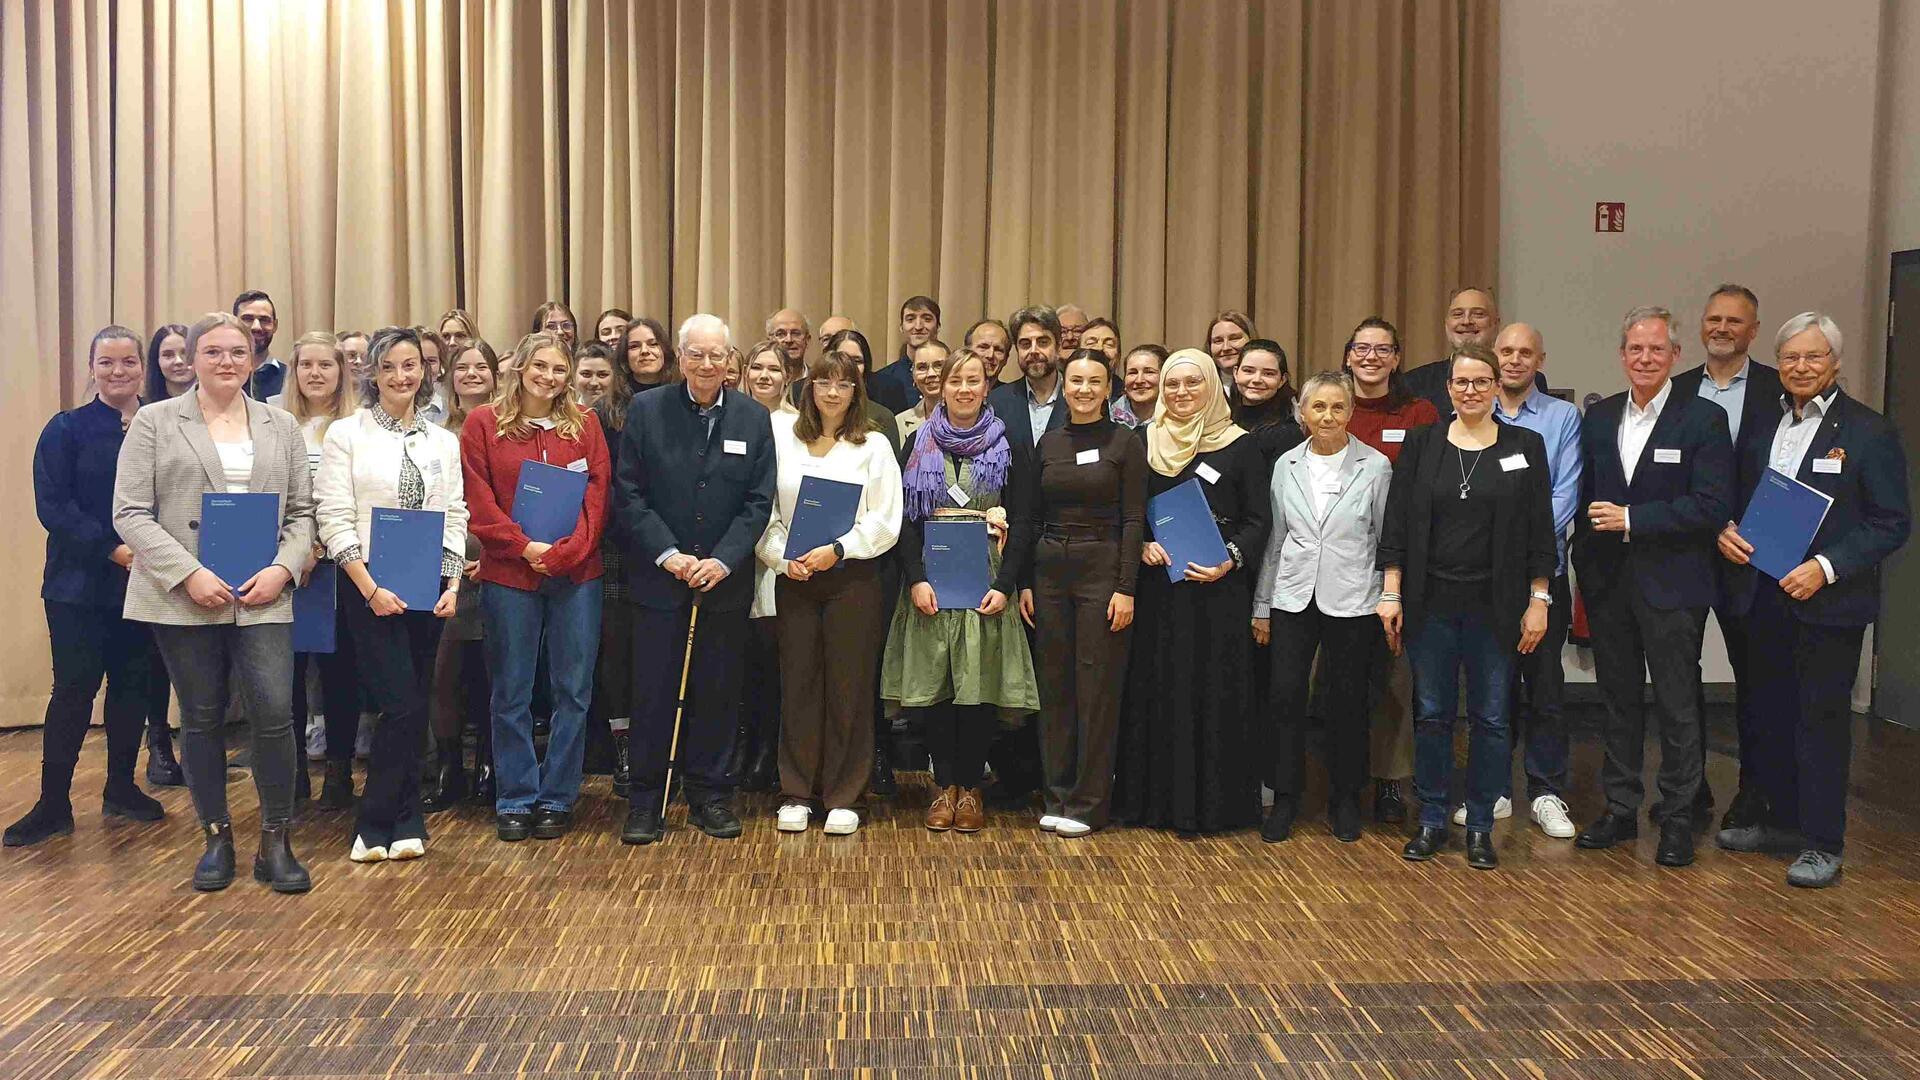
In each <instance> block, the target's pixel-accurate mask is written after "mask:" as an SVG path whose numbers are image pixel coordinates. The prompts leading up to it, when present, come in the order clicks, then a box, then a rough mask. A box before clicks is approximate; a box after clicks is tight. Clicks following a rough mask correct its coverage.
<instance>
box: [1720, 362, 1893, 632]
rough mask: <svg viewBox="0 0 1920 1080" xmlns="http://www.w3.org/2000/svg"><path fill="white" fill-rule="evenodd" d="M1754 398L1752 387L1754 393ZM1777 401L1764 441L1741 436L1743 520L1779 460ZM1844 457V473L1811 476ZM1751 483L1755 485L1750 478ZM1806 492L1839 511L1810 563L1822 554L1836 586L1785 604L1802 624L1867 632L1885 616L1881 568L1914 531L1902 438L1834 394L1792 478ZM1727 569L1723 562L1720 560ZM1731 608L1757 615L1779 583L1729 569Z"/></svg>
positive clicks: (1830, 515) (1823, 527)
mask: <svg viewBox="0 0 1920 1080" xmlns="http://www.w3.org/2000/svg"><path fill="white" fill-rule="evenodd" d="M1749 392H1751V388H1749ZM1779 400H1780V399H1779V398H1777V397H1776V398H1775V399H1774V415H1773V417H1772V419H1771V420H1770V421H1768V422H1767V423H1766V424H1765V428H1766V433H1765V435H1764V436H1763V437H1761V438H1758V439H1754V440H1751V441H1749V440H1748V439H1747V438H1746V437H1745V436H1746V430H1747V429H1746V427H1745V426H1744V423H1746V422H1743V426H1742V427H1741V429H1740V434H1741V440H1740V441H1741V443H1743V444H1744V446H1745V451H1744V453H1745V457H1744V458H1743V459H1742V460H1743V464H1742V466H1741V469H1740V475H1741V477H1742V483H1741V487H1740V490H1739V501H1738V504H1737V507H1736V509H1737V510H1738V513H1737V514H1735V515H1734V516H1735V517H1736V518H1737V517H1739V516H1741V515H1744V514H1745V513H1746V509H1747V502H1748V501H1749V500H1751V499H1752V498H1753V491H1754V488H1755V487H1756V486H1758V484H1759V477H1760V473H1761V471H1762V470H1764V469H1766V468H1767V462H1768V460H1769V459H1770V458H1771V457H1772V456H1773V435H1774V432H1775V430H1776V429H1777V428H1778V427H1779V425H1780V408H1781V406H1780V404H1779ZM1830 456H1838V457H1839V458H1840V471H1839V472H1838V473H1822V472H1815V471H1813V463H1814V462H1816V461H1821V460H1824V459H1827V458H1829V457H1830ZM1748 476H1752V477H1753V479H1752V480H1751V481H1748V480H1746V479H1745V478H1746V477H1748ZM1794 479H1796V480H1799V481H1800V482H1801V483H1803V484H1806V485H1807V486H1808V487H1811V488H1815V489H1817V490H1819V491H1822V492H1824V493H1826V494H1828V495H1831V496H1832V497H1833V505H1832V506H1831V507H1829V508H1828V509H1827V516H1826V519H1825V520H1824V521H1822V522H1821V523H1820V529H1819V531H1818V532H1816V533H1814V534H1813V546H1812V547H1811V548H1809V549H1808V550H1807V558H1809V559H1810V558H1812V557H1814V556H1815V555H1824V556H1826V557H1827V561H1828V562H1830V563H1832V564H1833V574H1834V582H1833V584H1831V585H1827V586H1824V587H1823V588H1821V590H1820V591H1819V592H1817V593H1814V594H1813V597H1812V599H1809V600H1795V599H1793V598H1792V597H1787V598H1786V603H1787V610H1789V611H1791V612H1793V614H1794V617H1795V618H1798V619H1799V620H1801V621H1802V622H1808V623H1813V624H1815V625H1819V626H1849V627H1850V626H1865V625H1867V624H1868V623H1870V622H1873V621H1874V620H1875V619H1876V618H1878V617H1879V615H1880V564H1881V563H1882V562H1884V561H1885V560H1886V558H1887V556H1889V555H1891V554H1893V553H1894V552H1896V551H1898V550H1900V548H1902V547H1904V546H1905V545H1906V542H1907V535H1908V533H1909V532H1910V531H1911V529H1912V513H1911V510H1910V508H1909V506H1908V500H1907V458H1906V454H1905V453H1903V452H1902V451H1901V449H1900V436H1899V434H1898V433H1897V432H1895V431H1894V428H1893V425H1892V424H1890V423H1888V422H1887V419H1886V417H1884V416H1881V415H1880V414H1879V413H1877V412H1874V411H1873V410H1872V409H1869V408H1867V407H1866V406H1865V405H1862V404H1861V403H1859V402H1858V401H1855V400H1854V399H1852V398H1850V397H1848V396H1847V394H1846V392H1845V391H1844V390H1838V389H1836V390H1835V391H1834V400H1833V404H1832V407H1831V408H1830V409H1828V411H1827V416H1826V420H1825V422H1824V423H1822V424H1821V425H1820V430H1819V431H1817V432H1815V433H1814V436H1813V442H1812V443H1810V444H1809V445H1808V446H1807V456H1806V458H1805V459H1804V460H1802V461H1801V462H1800V472H1799V473H1798V474H1797V475H1796V476H1795V477H1794ZM1721 561H1722V562H1725V560H1721ZM1725 576H1726V581H1727V583H1728V588H1727V591H1728V605H1729V606H1730V607H1731V608H1732V610H1733V611H1734V613H1735V614H1740V615H1744V614H1746V613H1747V612H1749V611H1751V610H1752V605H1753V593H1754V590H1755V589H1759V588H1767V589H1773V588H1779V586H1778V585H1777V584H1775V583H1774V581H1773V579H1771V578H1768V577H1766V576H1765V575H1764V574H1762V573H1760V572H1759V571H1758V570H1755V569H1754V568H1753V567H1751V566H1735V565H1733V564H1732V563H1727V573H1726V575H1725Z"/></svg>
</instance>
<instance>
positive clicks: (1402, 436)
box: [1380, 427, 1407, 442]
mask: <svg viewBox="0 0 1920 1080" xmlns="http://www.w3.org/2000/svg"><path fill="white" fill-rule="evenodd" d="M1380 441H1381V442H1406V441H1407V429H1406V428H1403V427H1390V428H1387V429H1385V430H1383V431H1381V432H1380Z"/></svg>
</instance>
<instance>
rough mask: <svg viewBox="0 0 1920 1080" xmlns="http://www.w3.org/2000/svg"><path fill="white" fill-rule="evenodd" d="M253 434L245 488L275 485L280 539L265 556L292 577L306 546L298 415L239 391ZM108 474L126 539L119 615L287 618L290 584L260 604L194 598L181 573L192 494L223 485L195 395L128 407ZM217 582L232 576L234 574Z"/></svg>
mask: <svg viewBox="0 0 1920 1080" xmlns="http://www.w3.org/2000/svg"><path fill="white" fill-rule="evenodd" d="M247 428H248V431H249V433H250V434H251V435H252V437H253V476H252V478H251V479H250V480H249V481H248V483H247V490H248V491H252V492H273V493H277V494H278V495H280V497H281V498H280V540H279V548H278V551H277V553H276V554H275V555H274V559H273V564H274V565H275V566H284V567H286V569H287V573H289V574H291V575H292V576H293V577H294V579H295V580H298V578H299V577H300V572H301V570H303V569H304V568H305V567H306V566H307V564H308V563H310V562H312V561H313V560H312V555H313V480H312V477H311V476H310V475H309V474H308V470H307V444H306V440H305V439H303V438H301V435H300V424H299V422H298V421H296V420H295V419H294V418H293V417H292V416H291V415H289V414H288V413H286V412H284V411H283V410H280V409H276V408H274V407H272V406H271V405H263V404H261V403H260V402H258V401H254V400H252V399H251V398H249V399H247ZM117 470H118V471H117V472H116V473H115V475H114V483H113V527H114V529H115V530H116V531H117V532H119V534H120V539H122V540H124V541H126V544H127V546H128V547H130V548H132V549H133V573H132V574H131V575H129V577H128V580H127V602H126V607H125V615H126V617H127V618H129V619H132V620H135V621H136V622H147V623H165V624H168V625H173V626H216V625H222V624H228V623H238V624H239V625H241V626H249V625H253V624H255V623H287V622H292V621H293V587H292V585H291V584H289V585H288V587H287V588H286V589H285V590H283V591H282V592H281V593H280V597H279V599H277V600H275V601H274V602H273V603H271V604H267V605H266V606H264V607H257V608H253V607H247V606H245V605H243V604H241V603H239V602H238V601H235V602H234V603H231V604H227V605H225V606H223V607H219V608H212V609H209V608H203V607H201V606H200V605H198V604H195V603H194V602H193V600H192V598H191V597H189V596H188V595H187V590H186V588H185V587H184V585H183V583H184V582H185V581H186V580H187V577H188V575H190V574H192V573H193V572H194V571H195V570H198V569H199V568H200V557H199V552H200V497H201V496H202V495H205V494H207V493H208V492H225V491H226V490H227V483H226V473H225V472H224V471H223V470H222V469H221V467H220V453H219V451H217V450H215V449H214V447H213V438H212V436H211V435H209V434H208V432H207V421H206V418H205V417H204V416H202V415H201V413H200V395H199V394H198V393H197V392H188V393H185V394H181V395H180V396H179V397H175V398H169V399H167V400H166V401H156V402H154V403H153V404H151V405H147V406H144V407H142V408H141V410H140V411H139V412H137V413H135V414H134V416H133V423H132V425H131V426H129V427H128V428H127V437H126V439H125V441H123V442H122V443H121V444H120V461H119V465H118V467H117ZM227 584H229V585H231V586H233V587H235V588H236V589H237V588H238V587H239V586H240V584H241V583H240V582H238V581H230V582H228V583H227Z"/></svg>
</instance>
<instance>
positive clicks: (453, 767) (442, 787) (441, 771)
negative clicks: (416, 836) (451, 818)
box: [420, 739, 467, 814]
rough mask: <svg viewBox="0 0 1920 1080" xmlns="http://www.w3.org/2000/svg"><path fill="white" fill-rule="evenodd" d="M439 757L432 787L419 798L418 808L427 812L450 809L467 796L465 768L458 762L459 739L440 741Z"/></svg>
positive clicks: (433, 812)
mask: <svg viewBox="0 0 1920 1080" xmlns="http://www.w3.org/2000/svg"><path fill="white" fill-rule="evenodd" d="M439 758H440V767H439V768H438V769H437V770H436V772H435V776H434V782H433V785H432V788H431V790H430V791H429V792H428V794H427V796H426V798H424V799H421V800H420V809H421V810H423V811H425V812H426V813H429V814H438V813H440V812H441V811H442V810H449V809H452V808H453V806H455V805H456V804H457V803H459V802H460V800H462V799H464V798H466V797H467V770H466V769H465V767H463V766H462V765H461V762H460V743H459V741H458V740H451V739H450V740H445V741H443V742H441V744H440V750H439Z"/></svg>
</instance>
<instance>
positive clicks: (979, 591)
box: [920, 520, 993, 611]
mask: <svg viewBox="0 0 1920 1080" xmlns="http://www.w3.org/2000/svg"><path fill="white" fill-rule="evenodd" d="M921 535H922V539H921V542H920V551H921V556H922V558H923V560H924V561H925V563H926V566H927V584H929V585H931V586H933V598H934V601H935V602H936V603H937V604H938V605H939V607H940V610H941V611H953V610H963V611H971V610H973V609H974V608H977V607H979V606H980V601H981V600H982V599H984V598H985V597H986V595H987V590H988V589H991V588H993V576H992V573H991V571H992V569H993V562H992V559H991V557H990V556H989V555H988V554H987V552H988V545H989V544H990V543H991V541H990V540H988V538H987V523H986V522H984V521H966V520H961V521H928V522H927V523H926V524H925V525H924V526H922V530H921Z"/></svg>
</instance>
